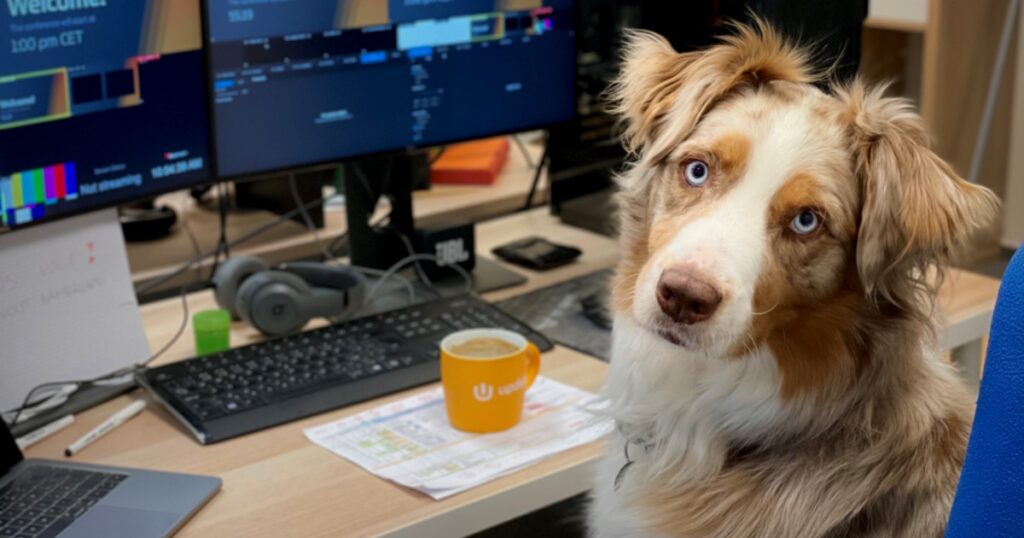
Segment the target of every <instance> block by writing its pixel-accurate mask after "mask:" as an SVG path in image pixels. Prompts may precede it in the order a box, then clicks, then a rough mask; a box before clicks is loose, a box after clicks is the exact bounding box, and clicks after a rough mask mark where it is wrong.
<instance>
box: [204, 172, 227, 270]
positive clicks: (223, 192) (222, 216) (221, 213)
mask: <svg viewBox="0 0 1024 538" xmlns="http://www.w3.org/2000/svg"><path fill="white" fill-rule="evenodd" d="M216 189H217V213H218V222H219V223H220V235H219V237H218V238H217V248H216V249H215V250H214V251H213V265H212V266H211V267H210V277H209V278H208V279H207V281H208V282H212V281H213V275H215V274H217V268H218V267H220V257H221V254H223V255H224V258H225V259H227V258H228V257H229V256H230V250H229V248H228V236H227V229H228V206H227V186H226V185H225V184H224V183H218V184H217V187H216Z"/></svg>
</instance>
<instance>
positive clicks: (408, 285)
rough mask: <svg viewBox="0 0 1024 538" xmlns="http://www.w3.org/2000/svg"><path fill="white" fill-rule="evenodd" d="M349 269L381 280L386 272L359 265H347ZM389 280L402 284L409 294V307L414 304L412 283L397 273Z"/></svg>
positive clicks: (414, 290)
mask: <svg viewBox="0 0 1024 538" xmlns="http://www.w3.org/2000/svg"><path fill="white" fill-rule="evenodd" d="M349 267H351V268H353V269H355V270H356V271H359V272H360V273H366V274H368V275H372V276H376V277H379V278H380V279H381V280H383V279H384V278H385V277H387V271H381V270H380V269H373V268H370V267H362V266H359V265H351V264H349ZM389 278H393V279H395V280H397V281H398V282H399V283H400V284H402V286H404V287H405V289H406V291H407V292H409V304H410V305H412V304H416V288H415V287H414V286H413V285H412V281H410V280H409V279H408V278H405V277H404V276H402V275H400V274H398V273H395V274H393V275H391V276H390V277H389Z"/></svg>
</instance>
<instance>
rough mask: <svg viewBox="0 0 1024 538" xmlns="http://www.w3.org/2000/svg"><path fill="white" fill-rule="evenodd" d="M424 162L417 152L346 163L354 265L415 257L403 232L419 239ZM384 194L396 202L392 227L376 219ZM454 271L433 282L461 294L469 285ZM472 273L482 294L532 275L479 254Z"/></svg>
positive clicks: (384, 264)
mask: <svg viewBox="0 0 1024 538" xmlns="http://www.w3.org/2000/svg"><path fill="white" fill-rule="evenodd" d="M421 165H422V156H421V155H413V154H402V155H395V156H383V157H370V158H366V159H361V160H358V161H352V162H349V163H346V164H345V165H344V173H345V213H346V216H347V219H348V234H349V237H348V242H349V246H350V258H351V261H352V264H353V265H358V266H362V267H371V268H374V269H388V268H389V267H391V266H392V265H394V264H395V263H397V262H398V261H400V260H401V259H403V258H405V257H406V256H408V255H409V248H408V246H406V244H405V242H404V241H402V236H405V237H406V238H408V240H409V241H410V243H412V242H415V240H416V233H415V232H416V229H415V225H414V221H413V214H412V191H413V189H414V187H413V185H414V179H413V178H415V177H417V176H418V175H422V172H420V171H419V168H420V166H421ZM381 197H386V198H388V199H389V200H390V202H391V212H390V213H389V214H388V224H387V225H386V226H379V225H378V226H375V225H373V224H371V220H372V219H373V218H374V213H375V211H376V209H377V202H378V200H380V198H381ZM426 263H429V262H426ZM451 273H452V275H451V276H447V277H444V276H442V277H440V278H434V279H433V282H434V283H435V285H436V286H437V287H438V288H439V289H441V290H443V291H447V290H449V289H451V290H452V291H453V292H455V290H458V289H460V288H461V287H464V286H465V282H464V281H463V278H462V277H461V276H459V275H458V274H456V273H455V272H454V271H451ZM471 274H472V276H473V290H474V291H475V292H477V293H484V292H488V291H494V290H498V289H503V288H507V287H511V286H516V285H519V284H522V283H525V282H526V277H524V276H522V275H520V274H519V273H516V272H515V271H511V270H509V269H506V268H504V267H502V266H501V265H499V264H497V263H495V262H493V261H491V260H488V259H485V258H482V257H480V256H477V257H476V266H475V267H474V269H473V271H472V272H471Z"/></svg>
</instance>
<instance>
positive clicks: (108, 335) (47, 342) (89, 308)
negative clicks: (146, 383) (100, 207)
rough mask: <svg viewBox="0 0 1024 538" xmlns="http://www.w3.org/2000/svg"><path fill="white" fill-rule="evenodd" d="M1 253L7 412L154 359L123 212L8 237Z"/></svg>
mask: <svg viewBox="0 0 1024 538" xmlns="http://www.w3.org/2000/svg"><path fill="white" fill-rule="evenodd" d="M0 253H2V254H0V409H3V410H7V409H11V408H13V407H17V406H18V405H20V404H21V401H22V399H23V398H24V397H25V396H26V393H27V391H28V390H29V389H30V388H32V387H34V386H36V385H38V384H40V383H45V382H47V381H55V380H64V379H87V378H92V377H96V376H99V375H103V374H107V373H110V372H112V371H114V370H117V369H118V368H122V367H125V366H128V365H130V364H133V363H136V362H139V361H142V360H145V359H146V358H147V357H148V356H149V343H148V341H147V340H146V333H145V332H144V331H143V328H142V317H141V315H140V314H139V305H138V302H137V301H136V299H135V290H134V289H133V288H132V280H131V274H130V273H129V271H128V257H127V254H126V252H125V246H124V238H123V236H122V234H121V225H120V223H119V222H118V219H117V210H115V209H110V210H106V211H99V212H96V213H90V214H86V215H82V216H78V217H73V218H69V219H65V220H61V221H56V222H51V223H48V224H44V225H41V226H36V227H34V228H27V229H25V230H19V231H16V232H13V233H9V234H5V235H2V236H0Z"/></svg>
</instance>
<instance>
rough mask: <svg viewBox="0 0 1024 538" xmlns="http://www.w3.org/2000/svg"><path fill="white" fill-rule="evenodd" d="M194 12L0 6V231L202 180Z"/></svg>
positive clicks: (110, 5) (65, 0)
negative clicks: (0, 228) (1, 228)
mask: <svg viewBox="0 0 1024 538" xmlns="http://www.w3.org/2000/svg"><path fill="white" fill-rule="evenodd" d="M200 29H201V26H200V22H199V10H198V3H192V2H187V1H181V0H147V1H138V2H115V1H113V0H47V1H43V2H40V1H33V0H5V2H3V3H0V148H3V151H0V225H3V226H17V225H22V224H26V223H29V222H34V221H37V220H40V219H44V218H47V217H49V216H53V215H56V214H60V213H72V212H78V211H84V210H88V209H90V208H92V207H97V206H101V205H109V204H111V203H116V202H117V201H120V200H126V199H129V198H138V197H140V196H144V195H146V194H147V193H149V192H152V193H154V194H156V193H158V192H164V191H167V190H172V189H173V188H175V187H177V186H185V185H189V184H192V183H195V182H196V181H197V180H201V179H203V178H205V177H206V175H207V170H206V168H207V161H208V156H207V151H208V149H207V148H208V141H207V131H206V129H207V128H206V125H207V120H206V103H205V100H204V91H203V87H204V80H205V78H204V76H205V73H204V67H203V56H202V40H201V30H200Z"/></svg>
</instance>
